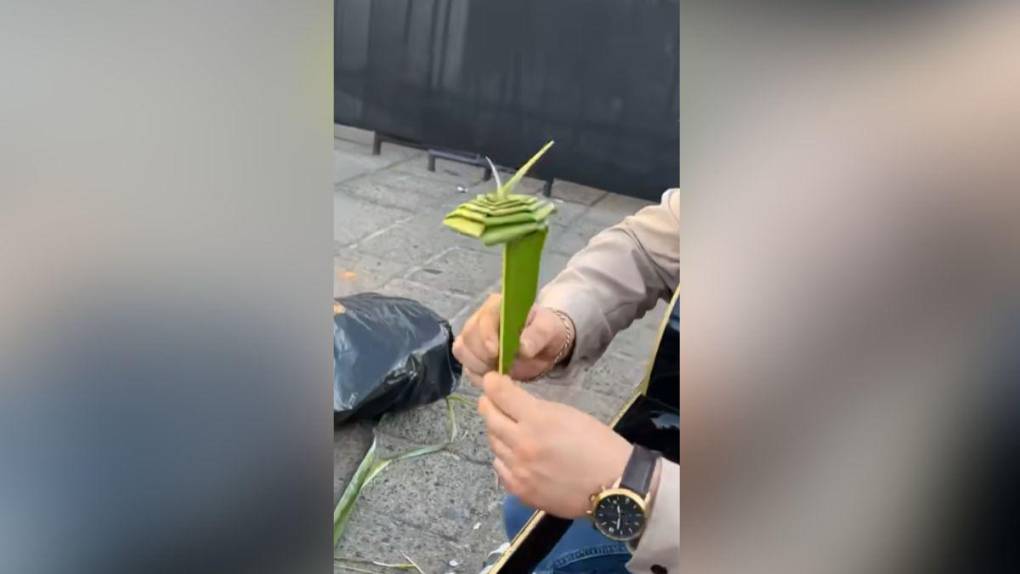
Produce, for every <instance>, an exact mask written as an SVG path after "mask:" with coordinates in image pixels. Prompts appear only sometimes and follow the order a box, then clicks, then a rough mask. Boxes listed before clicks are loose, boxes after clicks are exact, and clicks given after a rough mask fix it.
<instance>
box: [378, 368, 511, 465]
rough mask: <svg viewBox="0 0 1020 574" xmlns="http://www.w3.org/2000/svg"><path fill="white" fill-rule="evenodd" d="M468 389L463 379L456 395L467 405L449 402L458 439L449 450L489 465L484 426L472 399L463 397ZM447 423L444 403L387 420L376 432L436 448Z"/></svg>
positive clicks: (447, 418) (470, 396)
mask: <svg viewBox="0 0 1020 574" xmlns="http://www.w3.org/2000/svg"><path fill="white" fill-rule="evenodd" d="M469 386H470V384H469V383H468V382H467V380H466V379H465V380H464V381H463V383H462V387H461V388H460V389H458V390H457V393H458V394H460V395H461V396H463V397H464V398H465V399H466V400H467V401H470V404H465V402H463V401H459V400H455V401H451V404H452V405H453V410H454V417H455V418H456V421H457V427H458V438H457V440H456V441H454V443H453V444H451V445H450V447H449V450H450V452H452V453H454V454H456V455H458V456H461V457H463V458H465V459H467V460H470V461H472V462H476V463H479V464H491V463H492V452H491V451H489V442H488V439H487V438H486V436H485V423H484V422H483V421H482V417H481V416H480V415H479V414H478V411H477V402H476V398H475V397H474V396H472V395H468V394H465V393H464V391H465V388H464V387H469ZM448 421H449V414H448V413H447V406H446V401H437V402H435V403H432V404H430V405H425V406H423V407H419V408H415V409H411V410H409V411H406V412H404V413H401V416H393V417H387V418H386V419H384V420H383V421H382V422H380V423H379V427H378V431H379V432H380V433H383V434H386V435H390V436H394V437H397V438H400V439H403V440H406V441H409V442H412V443H416V444H439V443H441V442H444V441H445V440H446V439H447V437H448V432H449V430H448V427H447V425H448Z"/></svg>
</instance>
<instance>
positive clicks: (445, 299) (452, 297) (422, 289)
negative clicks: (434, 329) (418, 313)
mask: <svg viewBox="0 0 1020 574" xmlns="http://www.w3.org/2000/svg"><path fill="white" fill-rule="evenodd" d="M379 292H380V293H383V294H384V295H392V296H394V297H407V298H408V299H414V300H415V301H419V302H420V303H421V304H422V305H425V306H426V307H428V308H429V309H432V310H433V311H435V312H436V313H437V314H438V315H439V316H440V317H443V318H445V319H449V318H450V317H453V316H454V315H456V314H457V313H458V312H459V311H461V310H462V309H464V308H465V307H466V306H467V304H468V303H469V302H470V301H471V299H470V298H469V297H467V296H466V295H460V294H457V293H452V292H450V291H440V290H438V289H435V288H433V287H429V286H428V285H422V284H421V283H415V282H414V281H408V280H407V279H399V278H398V279H393V280H391V281H390V282H389V283H387V284H386V285H384V286H383V287H382V289H380V290H379Z"/></svg>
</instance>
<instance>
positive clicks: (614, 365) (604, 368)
mask: <svg viewBox="0 0 1020 574" xmlns="http://www.w3.org/2000/svg"><path fill="white" fill-rule="evenodd" d="M645 367H646V364H645V361H641V360H637V359H634V358H632V357H628V356H626V355H620V354H618V353H606V354H605V355H603V356H602V357H601V358H600V359H599V360H598V362H597V363H595V364H594V365H592V367H591V368H589V369H588V370H587V371H586V372H585V373H584V375H583V376H582V377H581V378H582V380H583V383H582V386H583V387H584V388H586V389H589V390H592V391H595V392H598V393H601V394H604V395H608V396H610V397H614V398H617V399H621V400H626V399H628V398H630V396H631V395H632V394H633V393H634V389H635V388H637V386H638V384H639V383H640V382H641V379H642V377H644V374H645Z"/></svg>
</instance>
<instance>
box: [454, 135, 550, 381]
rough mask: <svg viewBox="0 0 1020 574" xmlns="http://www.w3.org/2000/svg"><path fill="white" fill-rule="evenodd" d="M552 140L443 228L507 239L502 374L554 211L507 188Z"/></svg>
mask: <svg viewBox="0 0 1020 574" xmlns="http://www.w3.org/2000/svg"><path fill="white" fill-rule="evenodd" d="M552 145H553V142H551V141H550V142H549V143H547V144H545V146H543V147H542V149H540V150H538V153H536V154H535V155H534V156H532V157H531V159H529V160H528V161H527V162H526V163H525V164H524V165H523V166H521V167H520V169H518V170H517V172H516V173H514V175H513V177H511V178H510V180H509V181H507V182H506V183H505V184H503V185H501V186H499V188H498V189H497V190H496V191H495V193H485V194H481V195H478V196H476V197H475V198H474V199H472V200H470V201H468V202H466V203H462V204H461V205H459V206H457V208H456V209H454V210H453V211H451V212H450V213H449V214H447V216H446V218H445V219H443V223H444V224H445V225H446V226H447V227H450V228H451V229H453V230H454V231H456V232H458V233H462V234H464V235H468V236H470V237H475V238H477V239H480V240H481V241H482V243H483V244H484V245H486V246H491V245H497V244H500V243H503V244H505V247H504V249H503V280H502V285H503V293H502V295H503V298H502V307H501V309H500V332H499V372H500V373H503V374H506V373H508V372H510V366H511V364H512V362H513V358H514V356H515V355H516V354H517V349H518V346H519V343H520V337H521V331H522V330H523V329H524V323H525V322H526V321H527V318H528V312H529V311H530V310H531V306H532V304H533V303H534V302H535V295H536V294H537V292H538V273H539V269H540V266H541V260H542V246H543V245H544V244H545V237H546V235H547V233H548V219H549V216H550V215H552V213H553V211H555V210H556V208H555V206H553V204H552V202H550V201H548V200H546V199H543V198H540V197H537V196H532V195H520V194H515V193H511V192H512V191H513V189H514V188H515V187H517V184H518V183H520V181H521V179H522V178H523V177H524V175H525V174H526V173H527V172H528V170H530V169H531V167H532V166H533V165H535V163H536V162H537V161H538V160H539V158H541V157H542V155H543V154H545V152H546V150H548V149H549V148H550V147H552Z"/></svg>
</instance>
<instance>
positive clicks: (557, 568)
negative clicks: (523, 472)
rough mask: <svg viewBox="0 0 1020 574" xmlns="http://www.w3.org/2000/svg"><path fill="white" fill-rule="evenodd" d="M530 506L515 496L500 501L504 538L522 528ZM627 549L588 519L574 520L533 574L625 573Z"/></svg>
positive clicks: (529, 511)
mask: <svg viewBox="0 0 1020 574" xmlns="http://www.w3.org/2000/svg"><path fill="white" fill-rule="evenodd" d="M532 512H534V511H533V510H532V509H531V508H528V507H527V506H525V505H524V503H522V502H521V501H520V500H519V499H518V498H517V497H515V496H508V497H506V499H505V500H504V501H503V524H504V525H505V526H506V534H507V537H508V538H511V539H512V538H513V537H514V536H515V535H516V534H517V532H519V531H520V530H521V528H523V527H524V524H525V523H527V521H528V519H529V518H531V514H532ZM629 560H630V551H629V550H627V546H626V545H625V544H624V543H622V542H617V541H614V540H610V539H608V538H606V537H605V536H602V534H600V533H599V531H598V530H595V527H594V526H592V523H591V521H590V520H587V519H579V520H575V521H574V523H573V524H572V525H570V528H569V529H567V532H566V533H565V534H564V535H563V538H561V539H560V541H559V542H558V543H557V544H556V546H555V547H554V548H553V550H552V552H550V553H549V555H548V556H546V557H545V559H544V560H542V562H541V563H539V565H538V566H537V567H536V568H535V574H559V573H561V572H562V573H567V572H569V573H571V574H581V573H583V574H627V567H626V565H627V562H628V561H629Z"/></svg>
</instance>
